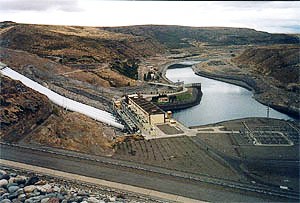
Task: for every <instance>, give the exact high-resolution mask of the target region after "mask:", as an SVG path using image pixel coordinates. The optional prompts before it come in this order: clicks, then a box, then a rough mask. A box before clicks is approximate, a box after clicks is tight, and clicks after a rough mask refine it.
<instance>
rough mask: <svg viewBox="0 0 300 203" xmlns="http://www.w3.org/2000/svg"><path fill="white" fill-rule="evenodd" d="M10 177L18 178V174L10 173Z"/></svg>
mask: <svg viewBox="0 0 300 203" xmlns="http://www.w3.org/2000/svg"><path fill="white" fill-rule="evenodd" d="M9 176H10V177H16V176H17V174H16V173H10V174H9Z"/></svg>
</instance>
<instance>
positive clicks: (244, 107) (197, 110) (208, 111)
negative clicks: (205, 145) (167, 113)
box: [166, 62, 292, 126]
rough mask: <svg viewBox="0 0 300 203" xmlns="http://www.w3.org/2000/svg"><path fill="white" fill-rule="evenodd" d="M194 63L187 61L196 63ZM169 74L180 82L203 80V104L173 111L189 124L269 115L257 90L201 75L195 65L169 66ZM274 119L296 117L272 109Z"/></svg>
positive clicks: (270, 111) (270, 114) (174, 114)
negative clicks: (253, 90) (196, 70)
mask: <svg viewBox="0 0 300 203" xmlns="http://www.w3.org/2000/svg"><path fill="white" fill-rule="evenodd" d="M193 63H194V62H191V63H189V62H185V64H189V65H192V64H193ZM166 77H167V78H168V79H169V80H171V81H173V82H177V81H178V80H179V81H184V83H185V84H188V83H199V82H200V83H201V87H202V92H203V96H202V100H201V102H200V104H198V105H196V106H194V107H191V108H187V109H183V110H180V111H175V112H173V117H174V118H175V119H177V120H178V121H180V122H181V123H183V124H185V125H186V126H197V125H205V124H211V123H217V122H221V121H225V120H232V119H238V118H246V117H267V109H268V108H267V106H265V105H263V104H261V103H259V102H257V101H256V100H255V99H254V98H253V93H252V92H251V91H249V90H247V89H245V88H242V87H239V86H236V85H232V84H228V83H225V82H220V81H217V80H213V79H208V78H205V77H201V76H198V75H196V74H195V73H194V71H193V70H192V68H191V67H186V68H177V69H168V70H167V72H166ZM269 116H270V118H279V119H292V118H291V117H289V116H288V115H286V114H283V113H280V112H278V111H276V110H274V109H272V108H270V110H269Z"/></svg>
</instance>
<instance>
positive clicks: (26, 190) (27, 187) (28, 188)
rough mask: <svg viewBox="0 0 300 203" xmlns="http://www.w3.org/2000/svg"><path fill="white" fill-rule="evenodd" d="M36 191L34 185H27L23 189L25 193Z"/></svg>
mask: <svg viewBox="0 0 300 203" xmlns="http://www.w3.org/2000/svg"><path fill="white" fill-rule="evenodd" d="M35 189H36V186H35V185H28V186H25V187H24V192H25V193H31V192H33V191H34V190H35Z"/></svg>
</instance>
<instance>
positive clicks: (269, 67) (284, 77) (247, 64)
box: [233, 45, 300, 84]
mask: <svg viewBox="0 0 300 203" xmlns="http://www.w3.org/2000/svg"><path fill="white" fill-rule="evenodd" d="M299 53H300V46H299V45H290V46H287V45H281V46H267V47H266V46H264V47H254V48H249V49H246V50H245V51H244V52H243V53H242V54H241V55H239V56H238V57H235V58H234V59H233V61H234V62H235V63H236V64H237V65H238V66H239V67H241V68H244V69H248V70H250V71H252V72H253V73H257V74H263V75H265V76H271V77H273V78H275V79H276V80H278V81H280V82H282V83H284V84H288V83H300V80H299V79H300V78H299V75H300V58H299V57H300V56H299Z"/></svg>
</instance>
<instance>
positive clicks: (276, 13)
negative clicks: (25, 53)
mask: <svg viewBox="0 0 300 203" xmlns="http://www.w3.org/2000/svg"><path fill="white" fill-rule="evenodd" d="M299 19H300V2H298V1H291V2H286V1H285V2H279V1H274V2H272V1H267V2H266V1H262V2H257V1H255V2H253V1H252V2H247V1H244V2H238V1H235V2H220V1H217V2H210V1H209V2H205V1H201V2H195V1H190V2H183V1H100V0H0V21H5V20H10V21H15V22H18V23H34V24H56V25H86V26H122V25H140V24H168V25H186V26H225V27H248V28H254V29H257V30H262V31H267V32H276V33H300V20H299Z"/></svg>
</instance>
